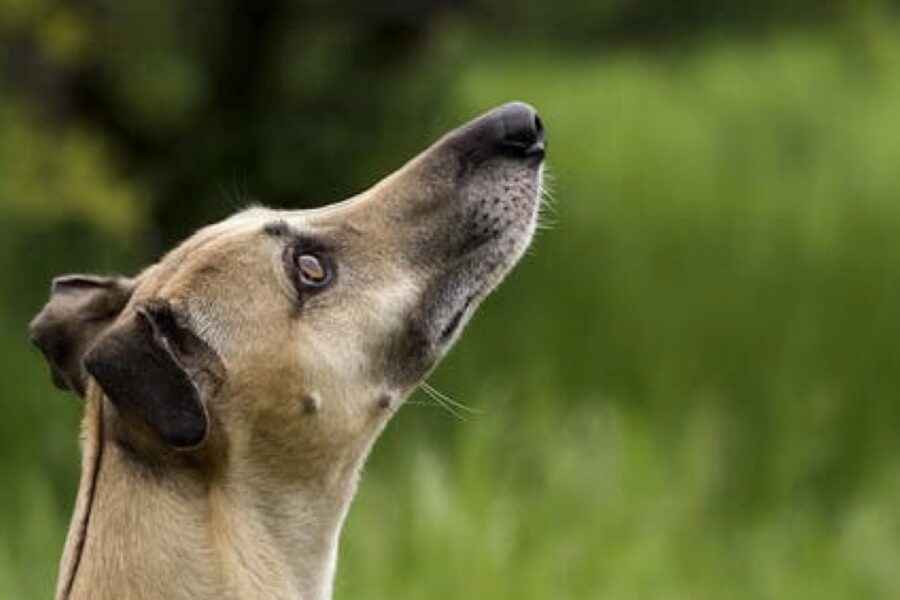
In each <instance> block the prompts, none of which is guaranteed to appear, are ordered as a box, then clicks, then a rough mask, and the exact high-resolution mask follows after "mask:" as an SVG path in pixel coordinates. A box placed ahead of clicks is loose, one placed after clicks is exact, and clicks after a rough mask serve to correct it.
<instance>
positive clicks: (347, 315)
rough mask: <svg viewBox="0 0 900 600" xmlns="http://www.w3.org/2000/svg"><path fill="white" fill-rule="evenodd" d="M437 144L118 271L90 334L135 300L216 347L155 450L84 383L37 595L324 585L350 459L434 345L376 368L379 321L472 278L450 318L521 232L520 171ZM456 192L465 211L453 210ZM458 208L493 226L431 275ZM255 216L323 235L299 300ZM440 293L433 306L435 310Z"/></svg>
mask: <svg viewBox="0 0 900 600" xmlns="http://www.w3.org/2000/svg"><path fill="white" fill-rule="evenodd" d="M455 139H456V138H450V137H448V138H447V140H449V141H447V140H444V141H443V142H439V143H438V144H436V145H435V146H434V147H432V148H431V149H429V150H428V151H426V152H425V153H423V154H422V155H420V156H419V157H418V158H416V159H414V160H413V161H411V162H410V163H409V164H408V165H406V166H405V167H404V168H403V169H401V170H400V171H398V172H397V173H395V174H394V175H392V176H390V177H388V178H387V179H385V180H384V181H382V182H381V183H380V184H378V185H377V186H375V187H374V188H372V189H371V190H369V191H367V192H365V193H363V194H361V195H359V196H357V197H355V198H352V199H350V200H348V201H346V202H343V203H340V204H336V205H333V206H331V207H327V208H323V209H316V210H310V211H273V210H268V209H264V208H254V209H250V210H247V211H244V212H241V213H239V214H237V215H235V216H234V217H232V218H230V219H227V220H225V221H223V222H221V223H218V224H215V225H212V226H209V227H206V228H204V229H202V230H200V231H199V232H197V233H196V234H195V235H194V236H192V237H191V238H190V239H188V240H187V241H185V242H184V243H183V244H181V245H180V246H178V247H177V248H175V249H174V250H173V251H172V252H170V253H169V254H168V255H167V256H165V257H164V258H163V259H162V260H161V261H160V262H158V263H157V264H155V265H153V266H151V267H149V268H148V269H146V270H145V271H144V272H143V273H141V274H140V275H139V276H137V277H136V278H135V279H134V287H133V292H132V293H131V296H130V299H129V300H128V303H127V306H125V307H124V308H123V309H122V311H121V313H120V314H119V315H118V316H116V317H115V320H114V322H112V323H111V324H110V329H113V328H115V327H116V326H117V324H122V323H126V322H128V321H129V320H131V319H134V318H135V314H136V311H137V310H138V309H139V308H140V307H141V306H142V305H143V304H144V303H145V302H148V301H158V300H164V301H165V302H167V303H169V304H170V305H171V306H172V307H174V308H175V309H176V310H177V311H178V314H179V315H181V316H183V318H184V319H185V321H186V323H185V326H186V327H189V328H190V330H191V331H193V332H194V333H195V334H196V335H197V337H198V338H199V339H201V340H202V341H203V342H204V343H205V344H206V345H208V347H209V348H210V349H211V351H212V352H213V353H214V354H215V356H216V364H215V365H213V366H210V367H208V369H207V370H206V371H204V370H203V369H201V371H202V372H197V373H192V377H194V378H195V379H197V378H199V380H200V383H199V384H198V387H199V388H200V390H201V392H202V394H201V396H202V400H203V405H204V410H205V411H206V414H207V415H208V418H209V432H208V434H207V437H206V438H205V439H204V441H203V442H202V444H200V445H199V446H198V447H196V448H188V449H183V450H178V449H173V448H171V447H167V446H166V445H165V444H164V443H162V442H161V441H160V440H159V438H158V437H157V436H155V435H154V434H153V432H151V431H149V430H148V429H147V427H146V426H145V425H144V424H143V423H142V422H140V419H136V418H134V417H133V416H132V415H130V414H125V413H123V412H122V411H121V410H120V407H118V406H117V405H114V404H113V403H112V402H110V400H109V399H108V398H106V397H105V396H104V394H103V391H102V390H101V389H100V387H99V386H98V385H97V384H96V383H95V382H94V381H92V380H91V381H88V383H87V389H86V398H85V401H86V407H85V413H84V423H83V457H84V458H83V473H82V480H81V485H80V489H79V494H78V499H77V502H76V509H75V513H74V515H73V518H72V525H71V529H70V532H69V536H68V539H67V541H66V547H65V551H64V553H63V558H62V562H61V566H60V579H59V584H58V586H59V587H58V589H57V594H56V597H57V599H59V600H81V599H88V598H90V599H117V600H122V599H132V598H133V599H136V600H137V599H148V600H149V599H159V598H167V599H179V598H184V599H187V598H192V599H203V598H210V599H212V598H215V599H228V598H235V599H236V598H273V599H276V598H293V599H296V598H303V599H310V600H318V599H324V598H329V597H330V596H331V586H332V579H333V575H334V571H335V564H336V557H337V549H338V537H339V533H340V529H341V525H342V523H343V521H344V517H345V515H346V513H347V510H348V508H349V505H350V502H351V499H352V497H353V495H354V492H355V489H356V484H357V478H358V476H359V472H360V469H361V467H362V464H363V462H364V460H365V457H366V455H367V454H368V451H369V449H370V448H371V446H372V444H373V443H374V441H375V439H376V438H377V436H378V434H379V433H380V432H381V430H382V429H383V427H384V426H385V424H386V423H387V421H388V419H389V418H390V416H391V415H392V414H393V412H394V411H396V409H397V408H399V406H400V404H401V403H402V401H403V399H405V398H406V396H407V395H408V394H409V393H410V392H411V391H412V389H414V388H415V386H416V385H417V384H418V382H419V381H420V380H421V379H422V378H423V377H424V376H425V375H426V374H427V371H428V370H429V369H430V368H432V367H433V365H434V364H435V363H436V362H437V361H438V360H439V358H440V357H441V356H442V355H443V353H444V352H446V350H447V348H448V347H449V345H450V343H451V342H452V339H451V340H450V341H447V342H442V345H440V346H435V349H434V350H433V355H428V356H425V358H422V359H421V365H420V366H418V367H417V369H418V370H416V371H415V372H414V373H413V375H412V376H410V375H409V374H408V373H406V372H405V371H397V373H399V374H394V375H391V372H392V371H391V365H390V364H389V363H390V360H389V359H390V357H391V356H393V354H392V353H393V352H395V350H394V348H395V347H396V344H395V343H394V342H395V339H396V338H397V336H398V332H400V331H404V327H406V326H407V325H408V323H409V319H410V315H411V314H413V312H414V311H415V310H417V309H419V308H420V307H421V305H422V302H423V298H424V295H425V294H426V291H427V290H428V289H429V286H432V287H433V286H434V285H435V282H437V283H440V281H441V278H448V277H451V276H452V277H456V278H458V279H460V278H463V279H460V281H469V279H464V278H465V277H470V279H471V281H472V282H473V283H472V284H471V290H470V291H468V292H466V293H468V294H469V295H470V296H471V299H470V301H471V308H468V309H466V310H467V312H466V313H465V315H464V319H463V320H465V319H468V317H469V316H470V315H471V312H472V311H473V310H474V307H475V306H476V305H477V303H478V302H480V300H481V299H483V298H484V296H486V295H487V294H488V293H489V292H490V290H491V289H492V288H493V287H494V286H496V284H497V283H498V282H499V281H500V279H501V278H502V276H503V275H504V274H505V273H506V272H507V271H508V270H509V269H510V268H511V267H512V265H513V264H514V263H515V262H516V260H518V258H519V257H520V256H521V254H522V253H523V251H524V249H525V247H526V246H527V244H528V242H529V240H530V238H531V235H532V233H533V231H534V225H535V218H536V213H537V205H538V196H539V190H540V170H539V169H538V168H537V167H536V166H535V165H531V166H528V167H527V168H526V167H525V166H521V165H519V163H516V162H511V161H508V160H503V161H499V162H497V163H496V165H495V164H494V163H490V164H489V165H488V166H486V167H480V169H481V170H480V171H477V172H476V174H475V175H472V176H470V177H469V178H468V179H465V180H464V181H463V183H460V181H459V178H458V176H457V175H456V172H457V170H458V167H457V158H456V156H455V154H454V152H456V149H455V146H454V144H455V143H457V142H455V141H454V140H455ZM451 142H452V143H451ZM491 198H498V200H496V201H494V202H493V204H491V203H490V200H491ZM501 200H502V201H501ZM454 203H456V204H454ZM466 203H468V204H471V205H472V206H473V207H475V208H473V209H471V210H469V211H468V212H464V211H461V210H457V208H456V205H457V204H458V205H459V206H461V207H465V206H466V205H467V204H466ZM479 211H480V212H479ZM465 215H469V216H465ZM470 217H471V218H472V219H473V222H474V220H477V219H482V220H484V221H487V220H488V217H490V219H491V220H492V222H494V221H496V223H495V225H493V226H495V227H496V229H497V233H496V235H495V236H494V237H493V238H491V239H490V240H489V241H488V242H485V246H484V247H485V250H483V251H482V250H479V252H481V253H482V254H481V255H477V256H476V258H478V260H474V261H471V262H470V263H460V264H461V265H463V264H464V266H463V267H460V269H461V270H462V272H459V269H458V270H456V271H450V270H448V269H447V268H446V267H445V266H444V264H445V263H447V262H448V261H450V262H452V259H448V258H445V257H444V255H445V254H447V253H449V252H450V250H447V249H446V248H444V247H442V246H440V243H444V242H440V243H439V242H436V241H433V240H440V239H443V235H444V231H446V230H450V229H451V228H452V227H455V226H456V225H457V223H456V220H460V221H462V220H464V219H468V218H470ZM272 223H282V224H284V225H286V226H287V227H288V228H289V230H290V232H299V234H301V235H302V236H309V237H314V238H319V239H324V240H326V241H327V243H328V244H329V245H330V247H331V248H333V249H334V250H333V251H334V253H335V255H336V256H338V259H337V260H336V263H337V265H336V268H337V282H336V283H335V285H334V286H333V287H332V288H330V289H328V290H326V291H324V292H322V293H321V294H316V295H310V297H309V298H308V299H306V300H304V302H303V305H302V307H301V308H298V306H297V300H296V294H297V292H296V290H295V288H294V284H292V282H291V280H290V278H289V277H288V275H287V273H286V271H285V265H284V261H283V256H284V248H285V243H286V242H285V240H284V239H283V236H281V235H279V234H277V232H276V234H272V233H271V232H267V231H266V226H267V225H270V224H272ZM464 225H466V227H468V223H464ZM473 226H474V225H473ZM461 231H468V229H465V230H461ZM291 235H293V233H291ZM448 239H449V238H448ZM446 243H447V244H449V243H450V242H446ZM482 255H483V256H482ZM467 271H468V272H471V273H470V274H469V273H467ZM457 287H459V286H458V285H457ZM463 292H465V290H463ZM459 293H462V292H460V291H458V290H457V289H456V288H453V290H448V291H447V295H448V298H449V297H450V296H451V294H459ZM440 298H441V295H440V294H438V301H439V302H438V305H437V307H436V308H435V309H434V311H432V313H433V314H434V315H437V316H436V317H435V318H443V317H442V316H441V315H443V314H444V312H446V311H449V310H451V308H452V306H451V304H452V303H449V302H450V301H449V300H448V303H449V304H448V307H447V308H445V307H444V306H443V305H441V304H440V301H442V300H440ZM442 311H444V312H442ZM432 313H429V314H432ZM456 335H458V332H453V339H455V336H456ZM429 348H430V346H429ZM422 352H425V350H423V351H422ZM428 352H431V350H429V351H428ZM417 356H418V355H417ZM383 360H386V361H388V363H383ZM204 369H206V367H204ZM217 370H218V371H217ZM207 371H208V372H207ZM213 371H215V372H213Z"/></svg>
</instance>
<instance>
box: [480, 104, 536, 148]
mask: <svg viewBox="0 0 900 600" xmlns="http://www.w3.org/2000/svg"><path fill="white" fill-rule="evenodd" d="M487 116H488V118H492V119H495V120H496V122H497V124H496V129H495V131H496V132H497V133H498V134H499V146H500V148H501V149H503V151H504V152H506V153H507V154H509V155H511V156H518V157H522V158H526V157H532V156H533V157H538V158H543V156H544V153H545V152H546V150H547V139H546V136H545V135H544V124H543V123H541V118H540V117H539V116H538V114H537V111H536V110H534V108H532V107H531V106H529V105H527V104H524V103H522V102H512V103H510V104H506V105H504V106H501V107H500V108H497V109H496V110H494V111H492V112H490V113H488V115H487Z"/></svg>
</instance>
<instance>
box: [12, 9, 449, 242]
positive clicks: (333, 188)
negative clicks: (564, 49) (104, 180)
mask: <svg viewBox="0 0 900 600" xmlns="http://www.w3.org/2000/svg"><path fill="white" fill-rule="evenodd" d="M38 4H39V5H40V7H39V8H37V9H35V10H34V11H33V12H32V13H30V14H29V15H26V17H27V18H20V19H15V18H11V17H10V16H7V18H6V19H5V20H4V19H0V24H2V25H3V27H2V28H3V29H5V30H6V31H5V33H6V35H3V36H0V51H2V53H3V55H4V56H6V57H8V58H7V59H6V60H5V62H3V63H2V71H0V76H2V82H3V87H4V88H5V89H6V90H7V92H6V93H8V94H10V95H11V96H13V97H15V98H16V99H17V100H19V101H21V102H24V103H27V104H28V106H30V107H31V109H32V110H34V111H36V112H37V113H38V114H39V115H40V118H41V119H42V120H43V122H44V123H45V124H46V126H47V127H48V128H65V127H67V126H70V125H72V124H77V125H78V126H81V127H86V128H88V129H89V130H90V131H92V132H97V133H99V135H100V136H102V137H103V138H104V140H105V141H106V142H107V143H108V144H109V145H110V146H111V147H112V149H113V151H114V152H115V154H116V158H117V159H118V161H119V163H120V164H119V166H120V167H121V168H122V170H123V171H124V173H125V174H126V176H127V177H128V178H129V179H130V180H132V181H136V182H138V183H139V185H141V186H142V187H143V189H144V190H145V191H146V194H145V195H146V196H147V197H148V198H151V199H152V200H151V206H150V207H149V212H150V217H151V223H152V224H153V225H154V226H155V227H153V229H154V230H155V231H157V232H159V234H160V237H159V239H158V240H157V241H158V242H159V243H160V244H167V243H170V242H171V241H173V240H174V239H177V238H180V237H182V236H184V235H185V234H186V233H188V232H189V231H191V230H192V229H194V228H196V227H197V226H198V225H200V224H202V223H205V222H207V221H209V220H210V219H215V218H218V217H221V216H223V215H225V214H227V213H228V212H231V211H233V210H234V209H235V208H238V207H240V206H242V205H244V204H247V203H248V202H250V201H256V200H258V201H264V202H265V203H267V204H274V205H280V206H295V207H302V206H308V205H313V204H320V203H323V202H328V201H332V200H335V199H339V198H341V197H342V196H345V195H347V194H349V193H352V192H353V191H356V190H357V189H359V187H360V186H364V185H365V184H367V183H369V182H370V181H371V179H372V177H373V172H372V170H373V169H374V168H387V167H389V166H391V165H383V164H380V162H379V160H381V157H382V156H383V155H384V154H385V152H387V153H388V154H391V156H392V158H391V160H392V161H396V156H397V155H399V154H401V153H403V152H408V151H410V150H411V149H413V148H415V146H416V145H417V144H419V143H421V142H422V141H423V140H421V139H418V138H417V137H415V135H419V136H421V135H422V133H421V131H422V126H421V123H422V120H423V119H427V117H428V115H429V114H434V113H435V112H436V111H435V106H434V103H435V102H438V101H440V100H441V99H442V98H443V97H444V95H445V94H444V93H443V89H444V87H445V86H443V85H441V82H442V77H445V76H446V75H444V74H442V71H445V70H442V69H437V68H433V65H434V64H435V61H438V62H439V61H440V60H441V49H440V45H439V44H436V43H435V41H434V39H435V36H433V35H431V33H432V30H433V28H434V25H435V23H436V22H438V21H439V19H440V17H441V15H442V14H444V13H445V12H446V9H447V6H446V0H430V1H425V2H421V1H419V2H412V1H408V0H392V1H389V2H365V1H364V0H359V1H350V2H337V3H335V2H324V1H316V0H304V1H295V2H288V1H286V0H221V1H216V0H195V1H192V2H179V1H177V0H157V1H155V2H143V1H139V0H78V1H76V2H66V3H63V2H61V1H57V0H50V1H49V2H39V3H38ZM61 13H62V14H64V15H65V16H66V18H67V19H68V21H69V22H71V23H73V24H74V25H73V28H74V29H75V31H76V32H78V33H77V38H78V40H80V41H78V42H75V43H72V44H70V45H71V46H72V47H74V50H70V51H69V52H68V53H67V54H63V56H61V57H60V56H59V53H58V52H56V53H54V48H55V47H56V46H58V45H59V44H56V46H55V45H54V42H53V41H52V40H53V38H52V37H51V38H50V40H51V41H50V42H48V41H47V40H48V36H47V35H45V33H46V30H47V28H48V23H52V20H50V19H53V18H54V17H56V16H58V15H59V14H61ZM51 34H52V31H51ZM57 37H59V36H57ZM63 40H65V36H63ZM410 121H415V122H416V123H417V127H415V128H410V127H409V123H410ZM426 122H427V121H426ZM404 125H406V126H405V127H404ZM410 131H418V132H419V133H418V134H412V133H410ZM385 160H386V159H385ZM392 164H395V162H392Z"/></svg>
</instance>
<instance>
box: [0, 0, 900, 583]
mask: <svg viewBox="0 0 900 600" xmlns="http://www.w3.org/2000/svg"><path fill="white" fill-rule="evenodd" d="M897 14H898V4H897V2H894V1H888V0H884V1H878V0H871V1H864V0H825V1H822V0H787V1H777V0H763V1H761V2H754V3H745V2H736V1H727V2H721V1H719V2H716V1H713V0H687V1H683V2H674V1H671V2H667V1H665V0H647V1H643V2H637V1H632V0H556V1H555V2H538V1H537V0H469V1H468V2H464V3H457V2H451V1H448V0H444V1H433V0H432V1H423V2H415V1H413V0H387V1H386V2H372V3H369V2H363V1H362V0H360V1H359V2H325V1H322V0H304V1H300V2H293V3H291V2H286V1H281V0H256V1H254V0H222V1H219V0H196V1H192V2H178V1H176V0H152V1H151V0H146V1H140V0H78V1H62V0H0V280H2V281H3V282H4V283H3V288H2V289H3V293H2V295H0V364H2V366H3V370H2V373H0V598H3V599H7V598H9V599H19V598H22V599H28V598H45V597H48V596H49V595H50V592H51V590H52V587H53V582H54V579H55V574H56V565H57V559H58V555H59V553H60V550H61V545H62V540H63V537H64V534H65V530H66V527H67V521H68V516H69V513H70V510H71V508H72V502H73V499H74V494H75V489H76V483H77V475H78V468H79V458H78V445H77V429H78V420H79V415H80V407H79V402H78V401H77V400H76V399H75V398H74V397H73V396H68V395H65V394H62V393H60V392H57V391H55V389H53V387H52V386H51V384H50V379H49V377H48V376H47V373H46V369H45V366H44V363H43V361H42V359H41V358H40V357H39V355H38V352H37V351H36V350H33V349H32V348H31V347H30V346H29V344H28V341H27V331H26V324H27V322H28V320H29V319H30V317H31V316H32V315H33V314H34V313H35V312H36V311H37V310H38V309H39V308H40V306H41V305H42V303H43V302H44V300H45V298H46V295H47V291H48V284H49V281H50V279H51V277H52V276H54V275H56V274H60V273H65V272H70V271H89V272H90V271H99V272H126V273H129V272H134V271H135V270H137V269H138V268H140V267H141V266H143V265H144V264H146V263H148V262H149V261H152V260H154V257H156V256H158V255H159V254H160V252H161V251H163V250H164V249H165V248H167V247H168V246H169V245H171V244H172V243H175V242H176V241H177V240H179V239H181V238H182V237H184V236H185V235H187V234H188V233H189V232H191V231H192V230H194V229H195V228H197V227H198V226H200V225H202V224H204V223H207V222H210V221H214V220H218V219H220V218H222V217H224V216H226V215H228V214H229V213H230V212H232V211H234V210H236V209H237V208H240V207H242V206H244V205H246V204H247V203H249V202H251V201H262V202H264V203H266V204H271V205H275V206H284V207H306V206H315V205H319V204H323V203H327V202H331V201H334V200H338V199H341V198H343V197H345V196H347V195H349V194H351V193H353V192H354V191H357V190H359V189H361V188H363V187H365V186H366V185H368V184H370V183H373V182H374V181H376V180H378V179H379V178H380V177H381V176H382V175H384V174H386V173H387V172H388V171H390V170H391V169H393V168H395V167H397V166H399V165H400V164H402V162H403V161H404V160H405V159H406V158H408V157H409V156H411V155H412V154H414V153H415V152H417V151H418V150H419V149H421V148H422V147H423V146H424V145H425V144H427V143H428V142H430V141H431V140H432V139H433V138H434V137H435V136H437V135H439V134H440V133H442V132H443V131H445V130H447V129H449V128H450V127H452V126H453V125H455V124H457V123H459V122H461V121H462V120H465V119H468V118H469V117H471V116H474V115H475V114H477V113H479V112H481V111H483V110H485V109H487V108H490V107H491V106H492V105H494V104H498V103H501V102H504V101H507V100H511V99H521V100H526V101H528V102H531V103H533V104H534V105H535V106H537V107H538V109H539V110H540V111H541V114H542V117H543V119H544V121H545V123H546V124H547V128H548V134H549V140H550V155H549V156H550V160H549V163H550V164H549V174H550V181H551V186H550V187H551V191H552V196H553V197H554V198H555V200H549V201H548V210H547V211H546V221H547V222H548V225H551V227H550V228H549V230H546V231H543V232H542V233H541V234H540V235H539V237H538V239H537V240H536V243H535V245H534V247H533V251H532V252H531V253H530V254H529V256H527V258H526V259H525V260H524V262H523V264H522V265H521V267H520V268H519V269H518V270H517V271H516V272H515V273H514V275H513V276H512V277H511V278H510V280H509V281H508V282H507V283H506V284H505V285H504V286H503V288H502V289H501V290H500V291H499V292H498V293H497V294H496V295H495V296H494V297H492V298H491V299H490V300H489V301H488V302H487V303H486V305H485V306H484V307H483V308H482V310H481V311H480V313H479V315H478V317H477V318H476V319H475V321H474V322H473V323H472V325H471V326H470V327H469V329H468V331H467V334H466V335H465V336H464V337H463V340H462V341H461V342H460V344H459V345H458V346H457V348H456V349H455V350H454V352H453V353H452V354H451V356H450V357H449V358H448V359H447V360H446V361H445V362H444V363H443V365H442V366H441V367H440V369H439V370H438V371H437V373H436V374H435V375H434V376H433V377H432V379H431V383H432V384H433V385H435V386H436V387H437V388H438V389H439V390H441V391H442V392H444V393H446V394H448V395H450V396H451V397H453V398H454V399H456V400H457V401H459V402H464V403H465V404H467V405H469V406H471V407H473V408H475V409H477V410H478V411H479V412H477V413H476V414H472V415H469V416H468V417H467V418H466V419H465V420H462V419H458V418H456V417H454V416H453V415H451V414H449V413H448V412H447V411H444V410H441V409H439V408H437V407H435V406H433V403H431V401H430V400H429V399H428V397H427V396H425V395H420V394H421V393H419V394H417V395H416V397H415V398H414V402H413V403H411V404H410V405H409V406H407V407H405V408H404V409H403V410H402V411H401V412H400V414H399V415H398V416H397V418H396V419H395V421H394V422H393V423H392V424H391V426H390V427H389V428H388V430H387V432H386V433H385V435H384V437H383V438H382V440H381V441H380V443H379V444H378V445H377V446H376V449H375V451H374V453H373V455H372V457H371V459H370V460H369V463H368V466H367V469H366V471H367V472H366V475H365V477H364V478H363V482H362V485H361V488H360V493H359V495H358V497H357V499H356V501H355V504H354V506H353V509H352V511H351V514H350V517H349V520H348V522H347V526H346V528H345V534H344V538H343V542H342V547H341V558H340V563H339V569H338V577H337V581H336V597H337V598H338V599H350V598H364V599H372V600H379V599H388V598H390V599H394V600H396V599H420V598H448V599H449V598H490V599H494V598H497V599H503V598H509V599H512V598H515V599H546V598H554V599H556V598H571V599H583V598H585V599H586V598H592V599H593V598H614V599H622V598H625V599H631V598H634V599H637V598H640V599H710V600H712V599H717V600H718V599H732V598H734V599H767V598H772V599H775V598H779V599H780V598H792V599H794V598H815V599H829V598H841V599H843V598H852V599H857V598H867V599H868V598H878V599H881V598H884V599H889V598H900V569H898V568H897V567H898V564H900V563H898V561H900V436H898V432H900V350H898V342H900V20H898V19H897Z"/></svg>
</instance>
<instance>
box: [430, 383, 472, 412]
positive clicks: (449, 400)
mask: <svg viewBox="0 0 900 600" xmlns="http://www.w3.org/2000/svg"><path fill="white" fill-rule="evenodd" d="M422 387H424V388H426V389H428V390H430V391H431V392H432V393H434V394H436V395H437V396H439V397H440V398H441V400H443V401H444V402H446V403H448V404H450V405H451V406H453V407H454V408H458V409H459V410H462V411H465V412H467V413H469V414H471V415H480V414H481V413H483V412H484V411H483V410H481V409H478V408H473V407H471V406H468V405H466V404H463V403H462V402H459V401H457V400H454V399H453V398H451V397H450V396H448V395H447V394H445V393H443V392H441V391H439V390H438V389H437V388H435V387H434V386H433V385H431V384H430V383H428V382H427V381H424V382H422Z"/></svg>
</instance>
